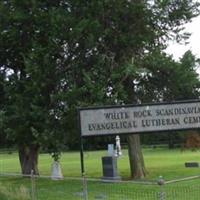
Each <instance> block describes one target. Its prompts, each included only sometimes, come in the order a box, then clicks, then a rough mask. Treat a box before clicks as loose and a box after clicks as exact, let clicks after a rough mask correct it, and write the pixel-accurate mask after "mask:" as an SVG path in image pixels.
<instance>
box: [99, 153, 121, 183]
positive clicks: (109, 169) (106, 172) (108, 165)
mask: <svg viewBox="0 0 200 200" xmlns="http://www.w3.org/2000/svg"><path fill="white" fill-rule="evenodd" d="M102 166H103V177H102V179H103V180H121V177H120V176H119V174H118V170H117V157H114V156H105V157H102Z"/></svg>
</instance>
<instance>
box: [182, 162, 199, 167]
mask: <svg viewBox="0 0 200 200" xmlns="http://www.w3.org/2000/svg"><path fill="white" fill-rule="evenodd" d="M185 167H200V163H199V162H186V163H185Z"/></svg>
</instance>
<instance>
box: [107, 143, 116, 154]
mask: <svg viewBox="0 0 200 200" xmlns="http://www.w3.org/2000/svg"><path fill="white" fill-rule="evenodd" d="M114 155H115V150H114V144H108V156H114Z"/></svg>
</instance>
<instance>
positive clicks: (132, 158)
mask: <svg viewBox="0 0 200 200" xmlns="http://www.w3.org/2000/svg"><path fill="white" fill-rule="evenodd" d="M128 152H129V162H130V169H131V177H132V178H133V179H141V178H144V177H145V175H146V169H145V165H144V158H143V154H142V150H141V145H140V136H139V135H130V136H128Z"/></svg>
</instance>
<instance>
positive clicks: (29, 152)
mask: <svg viewBox="0 0 200 200" xmlns="http://www.w3.org/2000/svg"><path fill="white" fill-rule="evenodd" d="M38 151H39V146H38V145H30V146H25V145H23V146H21V147H19V161H20V165H21V170H22V174H23V175H30V174H31V171H32V170H33V173H34V174H35V175H38V174H39V170H38V154H39V152H38Z"/></svg>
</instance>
